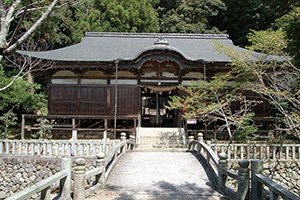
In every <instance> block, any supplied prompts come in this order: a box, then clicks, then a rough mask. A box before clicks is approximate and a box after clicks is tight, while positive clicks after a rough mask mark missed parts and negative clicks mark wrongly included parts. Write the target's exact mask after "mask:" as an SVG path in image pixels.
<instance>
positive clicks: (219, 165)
mask: <svg viewBox="0 0 300 200" xmlns="http://www.w3.org/2000/svg"><path fill="white" fill-rule="evenodd" d="M188 142H189V143H188V150H190V151H196V152H197V154H198V155H200V156H201V157H202V158H204V159H205V160H206V163H207V165H208V168H209V169H210V170H211V172H212V176H213V177H212V178H213V181H214V184H215V186H216V187H217V188H218V190H219V191H220V192H222V193H224V194H225V195H228V196H230V197H233V199H237V200H245V199H250V197H251V200H262V199H263V195H262V194H263V185H264V186H266V187H268V188H269V193H270V199H271V200H273V199H278V197H279V196H280V197H282V198H283V199H291V200H300V197H298V196H297V195H295V194H293V193H292V192H289V191H288V190H287V189H285V188H283V187H282V186H280V185H279V184H277V183H275V182H274V181H272V179H270V178H268V177H266V176H264V175H262V163H263V162H262V161H257V160H252V161H251V179H250V175H249V171H250V170H249V164H250V163H249V161H248V160H238V164H239V169H238V172H237V173H236V172H233V171H230V170H229V169H228V160H229V159H228V153H225V152H221V153H219V155H218V156H217V154H216V152H215V151H214V150H213V149H212V148H211V147H210V146H209V145H207V144H205V142H204V141H203V134H202V133H199V134H198V138H197V140H194V137H193V136H190V137H189V140H188ZM224 150H225V148H224ZM228 177H230V178H232V179H234V180H236V181H237V188H229V187H228V186H227V185H226V182H227V181H228ZM250 180H251V182H250ZM250 184H251V187H250ZM250 188H251V189H250Z"/></svg>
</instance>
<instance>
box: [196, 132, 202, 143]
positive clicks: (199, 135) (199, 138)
mask: <svg viewBox="0 0 300 200" xmlns="http://www.w3.org/2000/svg"><path fill="white" fill-rule="evenodd" d="M197 139H198V142H203V133H198V135H197Z"/></svg>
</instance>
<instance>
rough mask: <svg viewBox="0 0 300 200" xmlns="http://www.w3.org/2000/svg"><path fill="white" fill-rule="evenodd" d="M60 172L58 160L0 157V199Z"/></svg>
mask: <svg viewBox="0 0 300 200" xmlns="http://www.w3.org/2000/svg"><path fill="white" fill-rule="evenodd" d="M59 170H60V160H59V159H56V158H54V159H50V158H40V157H31V158H21V157H0V199H4V198H6V197H9V196H11V195H12V194H14V193H16V192H18V191H20V190H23V189H24V188H26V187H28V186H31V185H32V184H34V183H37V182H39V181H41V180H43V179H45V178H47V177H49V176H51V175H53V174H55V173H56V172H58V171H59Z"/></svg>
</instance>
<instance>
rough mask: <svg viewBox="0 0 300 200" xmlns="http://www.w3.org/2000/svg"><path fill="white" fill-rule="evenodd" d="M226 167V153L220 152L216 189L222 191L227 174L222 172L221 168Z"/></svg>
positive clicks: (225, 168) (224, 168)
mask: <svg viewBox="0 0 300 200" xmlns="http://www.w3.org/2000/svg"><path fill="white" fill-rule="evenodd" d="M227 169H228V161H227V155H226V154H225V153H224V152H222V153H220V154H219V164H218V189H219V190H220V191H222V190H223V189H224V188H225V183H226V181H227V175H225V174H224V173H223V170H227Z"/></svg>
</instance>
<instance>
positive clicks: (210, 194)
mask: <svg viewBox="0 0 300 200" xmlns="http://www.w3.org/2000/svg"><path fill="white" fill-rule="evenodd" d="M106 189H108V190H109V191H111V193H105V194H106V196H105V197H104V198H103V196H102V198H103V199H106V200H108V199H114V200H133V199H134V200H140V199H144V200H146V199H147V200H148V199H153V200H154V199H162V200H196V199H197V200H199V199H205V200H217V199H218V200H219V199H220V200H225V199H226V200H227V199H228V198H224V197H221V195H219V194H218V193H217V192H214V189H207V188H206V189H204V188H200V187H199V186H197V185H196V184H190V183H185V184H180V185H175V184H171V183H168V182H165V181H161V182H158V183H157V184H156V189H154V190H145V191H138V190H134V189H133V190H131V191H130V190H128V191H122V188H118V187H107V188H106ZM102 198H101V199H102Z"/></svg>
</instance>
